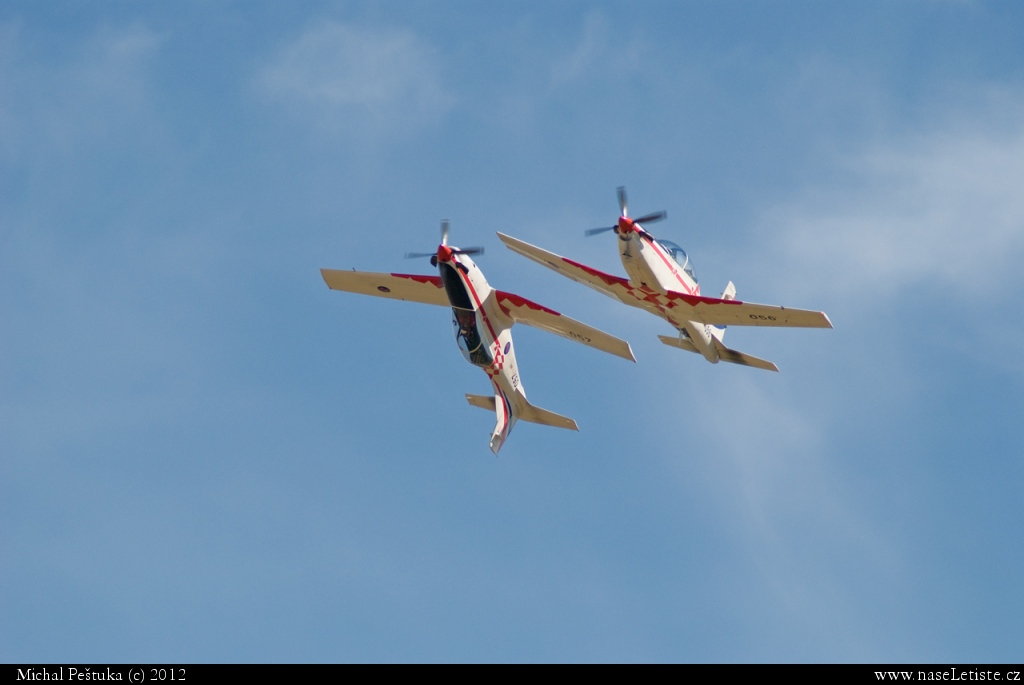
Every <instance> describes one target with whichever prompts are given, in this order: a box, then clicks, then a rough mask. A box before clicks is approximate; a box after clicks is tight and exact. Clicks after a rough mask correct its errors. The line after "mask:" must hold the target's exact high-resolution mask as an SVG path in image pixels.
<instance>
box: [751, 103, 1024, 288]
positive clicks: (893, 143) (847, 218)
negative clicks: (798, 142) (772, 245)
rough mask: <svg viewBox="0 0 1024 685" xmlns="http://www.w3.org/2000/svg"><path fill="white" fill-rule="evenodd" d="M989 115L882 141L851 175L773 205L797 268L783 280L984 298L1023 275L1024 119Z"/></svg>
mask: <svg viewBox="0 0 1024 685" xmlns="http://www.w3.org/2000/svg"><path fill="white" fill-rule="evenodd" d="M1015 100H1016V110H1017V111H1022V110H1021V106H1020V105H1021V100H1024V98H1022V97H1018V98H1016V99H1015ZM991 119H992V117H991V116H988V115H987V112H981V113H980V116H976V117H975V119H974V120H973V121H972V122H970V123H964V122H961V123H959V124H956V125H952V126H947V127H946V128H944V129H941V130H933V131H930V132H922V133H919V134H917V135H915V136H913V137H910V138H909V139H906V140H888V141H886V142H884V143H879V144H875V145H874V146H872V147H870V148H868V149H867V150H864V151H862V152H860V153H858V154H856V155H855V156H853V157H852V158H850V159H848V160H846V161H845V166H846V170H847V174H846V180H845V181H844V182H842V183H835V182H833V183H832V184H831V185H828V186H824V185H818V184H816V185H812V186H811V187H810V188H808V189H807V190H806V191H805V192H803V193H801V194H800V195H799V196H798V197H797V198H796V199H795V200H793V201H791V202H789V203H787V204H785V205H782V206H779V207H775V208H773V209H771V210H770V211H768V212H767V213H766V214H765V215H764V218H763V220H762V222H761V223H762V228H763V229H764V233H765V234H773V235H775V236H778V235H779V234H780V232H781V234H782V235H783V238H782V248H781V251H782V253H783V258H784V259H785V260H786V261H787V262H788V265H789V267H790V268H788V269H787V270H786V274H780V275H782V276H783V277H788V278H790V279H798V280H799V281H801V282H802V283H803V284H804V287H805V288H806V287H808V286H810V287H813V288H814V290H815V291H818V292H825V293H832V294H834V295H839V294H852V293H861V294H865V295H867V294H870V295H872V296H875V295H879V294H882V293H886V292H890V293H896V292H898V291H899V289H900V288H903V287H906V286H911V285H914V284H919V283H924V284H932V285H934V287H935V288H936V289H937V290H938V289H943V290H945V291H947V292H954V293H955V292H960V293H966V294H968V295H971V296H974V295H977V294H979V293H993V292H996V291H998V290H1000V288H1002V287H1003V286H1004V285H1005V284H1006V283H1007V282H1010V283H1015V282H1019V281H1018V280H1017V277H1016V273H1017V269H1016V265H1017V264H1018V263H1019V261H1020V259H1021V258H1022V257H1024V194H1022V193H1021V192H1020V189H1021V188H1022V187H1024V121H1020V122H1018V123H1017V125H1016V126H1011V127H1010V128H1009V129H1007V128H1006V127H996V126H994V125H992V123H991ZM776 239H777V238H776ZM787 274H788V276H787Z"/></svg>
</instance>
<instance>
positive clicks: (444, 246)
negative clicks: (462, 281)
mask: <svg viewBox="0 0 1024 685" xmlns="http://www.w3.org/2000/svg"><path fill="white" fill-rule="evenodd" d="M448 226H449V222H448V219H443V220H442V221H441V244H440V245H438V246H437V250H436V251H435V252H406V253H405V258H406V259H420V258H422V257H430V258H431V259H430V263H431V264H432V265H433V266H437V261H438V260H440V261H445V260H446V259H451V255H457V254H464V255H475V254H483V253H484V248H482V247H463V248H458V247H448Z"/></svg>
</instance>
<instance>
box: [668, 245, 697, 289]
mask: <svg viewBox="0 0 1024 685" xmlns="http://www.w3.org/2000/svg"><path fill="white" fill-rule="evenodd" d="M658 244H659V245H661V246H662V247H663V248H664V249H665V252H668V253H669V255H670V256H671V257H672V259H673V260H675V263H676V264H678V265H679V266H681V267H683V271H685V272H686V275H687V276H689V277H690V278H692V279H693V282H694V283H696V282H697V274H696V273H694V271H693V266H691V265H690V258H689V257H687V256H686V252H685V251H684V250H683V248H681V247H679V246H678V245H676V244H675V243H673V242H672V241H670V240H659V241H658Z"/></svg>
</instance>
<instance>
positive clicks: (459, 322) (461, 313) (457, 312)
mask: <svg viewBox="0 0 1024 685" xmlns="http://www.w3.org/2000/svg"><path fill="white" fill-rule="evenodd" d="M452 327H453V328H454V329H455V340H456V342H457V343H458V345H459V349H460V350H461V351H462V356H464V357H465V358H466V360H467V361H468V362H469V363H470V364H475V365H476V366H490V365H491V363H492V362H493V361H494V360H493V359H491V355H490V354H489V353H488V351H487V346H486V345H484V342H483V339H482V338H481V337H480V331H479V330H478V328H477V321H476V313H475V312H474V311H473V310H472V309H462V308H460V307H452Z"/></svg>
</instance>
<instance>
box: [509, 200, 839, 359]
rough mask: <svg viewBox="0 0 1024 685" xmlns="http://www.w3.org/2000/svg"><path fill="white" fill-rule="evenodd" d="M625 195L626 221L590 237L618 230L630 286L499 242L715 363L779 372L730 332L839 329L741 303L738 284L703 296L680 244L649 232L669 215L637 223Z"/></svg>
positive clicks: (807, 314) (798, 313) (806, 316)
mask: <svg viewBox="0 0 1024 685" xmlns="http://www.w3.org/2000/svg"><path fill="white" fill-rule="evenodd" d="M618 193H619V209H620V215H619V220H618V222H617V223H616V224H615V225H614V226H609V227H606V228H595V229H591V230H589V231H587V232H586V233H587V235H595V234H597V233H604V232H605V231H614V232H615V233H616V234H617V235H618V237H619V240H618V242H619V255H620V256H621V258H622V265H623V266H624V267H626V273H627V274H628V275H629V278H628V279H625V278H620V277H618V276H612V275H611V274H606V273H604V272H603V271H598V270H597V269H593V268H591V267H589V266H586V265H584V264H580V263H579V262H574V261H573V260H571V259H567V258H565V257H560V256H559V255H556V254H554V253H553V252H548V251H547V250H542V249H541V248H539V247H535V246H533V245H530V244H529V243H524V242H523V241H522V240H517V239H515V238H512V237H510V236H507V235H504V234H502V233H499V234H498V237H499V238H501V240H502V242H503V243H505V245H506V246H508V248H509V249H510V250H512V251H513V252H518V253H519V254H521V255H523V256H524V257H528V258H530V259H532V260H533V261H535V262H537V263H538V264H543V265H544V266H546V267H548V268H549V269H552V270H554V271H557V272H558V273H560V274H562V275H563V276H566V277H568V278H571V279H572V280H574V281H576V282H578V283H582V284H584V285H588V286H590V287H591V288H593V289H594V290H597V291H598V292H601V293H604V294H605V295H608V296H609V297H611V298H613V299H616V300H619V301H620V302H623V303H625V304H628V305H631V306H633V307H639V308H641V309H646V310H647V311H649V312H651V313H652V314H656V315H658V316H660V317H661V318H663V319H665V320H666V321H668V322H669V323H670V324H672V325H673V326H675V328H676V330H678V331H679V335H678V337H670V336H667V335H659V336H658V338H659V339H660V340H661V342H663V343H665V344H666V345H671V346H672V347H678V348H680V349H683V350H686V351H688V352H696V353H698V354H701V355H703V356H704V358H705V359H707V360H708V361H709V362H711V363H712V364H717V363H718V362H720V361H723V362H731V363H733V364H743V365H746V366H754V367H757V368H759V369H768V370H769V371H778V370H779V367H777V366H775V364H773V363H772V362H770V361H767V360H765V359H759V358H757V357H754V356H752V355H749V354H744V353H742V352H737V351H736V350H731V349H729V348H728V347H726V346H725V344H724V343H723V342H722V339H723V338H724V337H725V327H726V326H787V327H796V328H832V322H831V321H829V320H828V317H827V316H825V313H824V312H814V311H808V310H805V309H790V308H788V307H777V306H773V305H765V304H751V303H749V302H740V301H739V300H737V299H736V286H734V285H733V284H732V281H730V282H729V285H727V286H726V287H725V292H723V293H722V296H721V297H720V298H716V297H704V296H702V295H701V294H700V285H698V284H697V275H696V274H695V273H694V271H693V265H692V264H691V263H690V260H689V258H688V257H687V256H686V252H684V251H683V249H682V248H681V247H679V246H678V245H676V244H675V243H672V242H669V241H668V240H658V239H657V238H655V237H654V236H653V235H651V234H650V233H648V232H647V230H646V229H644V228H643V226H641V224H647V223H653V222H655V221H660V220H662V219H664V218H665V217H666V214H665V212H655V213H654V214H648V215H646V216H642V217H639V218H637V219H631V218H630V217H629V212H628V208H627V206H626V189H625V188H621V187H620V188H619V189H618Z"/></svg>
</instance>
